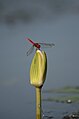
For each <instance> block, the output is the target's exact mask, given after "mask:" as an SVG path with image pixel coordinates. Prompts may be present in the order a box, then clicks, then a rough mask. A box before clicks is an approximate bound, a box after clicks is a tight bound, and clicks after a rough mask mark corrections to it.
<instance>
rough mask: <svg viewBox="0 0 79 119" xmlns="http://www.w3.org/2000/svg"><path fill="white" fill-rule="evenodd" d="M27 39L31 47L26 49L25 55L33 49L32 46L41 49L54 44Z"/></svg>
mask: <svg viewBox="0 0 79 119" xmlns="http://www.w3.org/2000/svg"><path fill="white" fill-rule="evenodd" d="M26 40H27V41H29V43H31V44H32V47H31V48H30V49H29V50H28V51H27V56H28V55H30V54H31V53H32V52H33V50H34V47H35V48H36V50H37V49H39V50H40V49H41V48H42V47H43V48H51V47H52V46H55V44H54V43H35V42H34V41H33V40H31V39H30V38H26Z"/></svg>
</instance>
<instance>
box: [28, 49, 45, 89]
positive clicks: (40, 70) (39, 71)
mask: <svg viewBox="0 0 79 119" xmlns="http://www.w3.org/2000/svg"><path fill="white" fill-rule="evenodd" d="M46 72H47V56H46V53H45V52H44V51H40V50H37V51H36V53H35V55H34V58H33V60H32V63H31V67H30V84H31V85H33V86H35V87H42V86H43V84H44V81H45V78H46Z"/></svg>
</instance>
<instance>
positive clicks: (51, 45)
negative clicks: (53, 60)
mask: <svg viewBox="0 0 79 119" xmlns="http://www.w3.org/2000/svg"><path fill="white" fill-rule="evenodd" d="M39 44H40V45H41V47H43V48H50V47H53V46H55V44H54V43H39Z"/></svg>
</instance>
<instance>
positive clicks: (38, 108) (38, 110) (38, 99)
mask: <svg viewBox="0 0 79 119" xmlns="http://www.w3.org/2000/svg"><path fill="white" fill-rule="evenodd" d="M36 119H41V88H36Z"/></svg>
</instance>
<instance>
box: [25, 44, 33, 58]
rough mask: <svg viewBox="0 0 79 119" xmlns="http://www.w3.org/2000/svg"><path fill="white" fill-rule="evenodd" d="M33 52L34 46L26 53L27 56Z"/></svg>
mask: <svg viewBox="0 0 79 119" xmlns="http://www.w3.org/2000/svg"><path fill="white" fill-rule="evenodd" d="M33 50H34V45H33V46H32V47H31V48H30V49H29V50H28V51H27V56H28V55H30V54H31V53H32V52H33Z"/></svg>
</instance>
